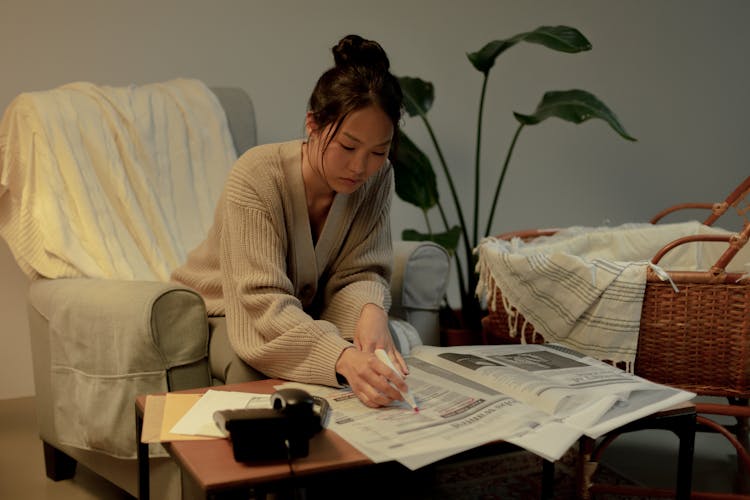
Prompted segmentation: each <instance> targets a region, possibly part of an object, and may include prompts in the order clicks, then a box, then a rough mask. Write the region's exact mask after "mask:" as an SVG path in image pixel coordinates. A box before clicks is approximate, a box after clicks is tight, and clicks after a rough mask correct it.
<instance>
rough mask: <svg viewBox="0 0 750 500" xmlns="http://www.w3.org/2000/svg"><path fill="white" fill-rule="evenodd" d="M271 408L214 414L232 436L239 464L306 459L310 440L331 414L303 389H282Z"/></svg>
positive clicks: (319, 400) (221, 427)
mask: <svg viewBox="0 0 750 500" xmlns="http://www.w3.org/2000/svg"><path fill="white" fill-rule="evenodd" d="M271 405H272V408H262V409H255V408H253V409H249V408H247V409H239V410H221V411H217V412H215V413H214V420H215V421H216V424H217V425H218V426H219V428H220V429H222V430H224V431H225V432H227V433H228V434H229V438H230V440H231V441H232V449H233V451H234V459H235V460H237V461H238V462H251V461H259V460H281V459H284V460H286V459H292V458H299V457H306V456H307V454H308V453H309V441H310V438H311V437H313V436H314V435H315V433H317V432H318V431H320V430H321V429H322V426H323V423H324V422H325V418H326V416H327V412H328V403H327V402H326V400H325V399H323V398H318V397H313V396H311V395H310V394H309V393H308V392H307V391H303V390H302V389H280V390H278V391H276V392H275V393H273V394H272V395H271Z"/></svg>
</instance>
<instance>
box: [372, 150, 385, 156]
mask: <svg viewBox="0 0 750 500" xmlns="http://www.w3.org/2000/svg"><path fill="white" fill-rule="evenodd" d="M372 154H374V155H375V156H385V153H384V152H382V151H373V152H372Z"/></svg>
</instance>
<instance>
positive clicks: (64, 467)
mask: <svg viewBox="0 0 750 500" xmlns="http://www.w3.org/2000/svg"><path fill="white" fill-rule="evenodd" d="M42 444H43V445H44V469H45V471H46V472H47V477H48V478H50V479H52V480H53V481H62V480H64V479H70V478H72V477H73V476H74V475H75V473H76V465H77V463H78V462H76V461H75V459H73V458H71V457H70V456H68V455H67V454H65V453H63V452H62V451H60V450H58V449H57V448H55V447H54V446H52V445H51V444H49V443H47V442H45V441H42Z"/></svg>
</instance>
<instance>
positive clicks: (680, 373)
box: [482, 177, 750, 398]
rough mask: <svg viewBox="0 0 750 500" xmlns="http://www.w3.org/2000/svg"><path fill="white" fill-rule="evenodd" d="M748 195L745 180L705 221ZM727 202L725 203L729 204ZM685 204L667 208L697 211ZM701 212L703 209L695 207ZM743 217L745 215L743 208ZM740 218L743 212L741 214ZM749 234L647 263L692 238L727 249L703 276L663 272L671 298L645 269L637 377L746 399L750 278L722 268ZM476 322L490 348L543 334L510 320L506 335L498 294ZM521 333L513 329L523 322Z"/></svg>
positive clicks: (749, 230) (747, 230)
mask: <svg viewBox="0 0 750 500" xmlns="http://www.w3.org/2000/svg"><path fill="white" fill-rule="evenodd" d="M748 191H750V177H748V179H746V180H745V182H744V183H743V184H742V185H740V187H739V188H737V190H735V192H734V193H732V195H730V198H732V199H730V198H727V202H725V203H724V204H711V205H709V206H710V207H711V208H712V209H713V210H714V213H713V214H712V216H711V217H709V219H707V220H706V221H704V223H706V224H708V225H710V224H712V223H713V222H714V221H715V220H716V219H717V218H718V216H717V215H716V211H717V209H718V208H723V209H724V210H726V206H729V205H732V206H736V204H737V203H738V200H739V199H741V198H742V199H744V196H745V195H746V194H747V193H748ZM728 202H729V203H728ZM696 205H697V204H685V205H680V206H677V208H673V209H668V210H666V211H664V212H662V214H660V215H659V216H657V217H656V218H655V219H654V220H652V222H655V221H656V220H658V219H659V218H661V217H662V216H663V215H665V214H666V213H669V212H670V211H674V209H678V208H697V206H696ZM700 208H707V207H706V206H701V207H700ZM745 212H746V210H745ZM743 214H744V212H743ZM543 234H550V231H539V232H535V231H522V232H516V233H508V234H506V235H502V237H505V238H509V237H512V236H521V237H524V238H527V239H529V238H534V237H536V236H540V235H543ZM748 237H750V223H749V222H747V221H746V222H745V225H744V229H743V231H742V232H740V233H738V234H736V235H734V236H732V237H727V238H719V237H716V236H710V237H707V236H703V237H701V236H690V237H685V238H681V239H680V240H677V241H674V242H672V243H670V244H669V245H667V246H665V247H664V248H663V249H662V250H661V251H659V253H657V255H656V256H654V258H653V259H652V262H653V263H654V264H658V262H659V260H660V259H661V258H662V257H663V256H664V254H666V253H667V252H669V251H670V250H671V249H673V248H675V247H677V246H679V245H682V244H686V243H690V242H694V241H726V242H727V243H729V246H728V249H727V250H726V252H724V254H723V255H722V256H721V258H720V259H719V260H718V261H717V263H716V264H715V265H714V266H713V267H712V268H711V269H709V270H707V271H705V272H669V271H668V272H669V275H670V277H671V278H672V280H673V281H674V283H675V284H676V285H677V287H678V288H679V292H678V293H675V291H674V290H673V289H672V286H671V285H670V284H669V283H665V282H663V281H662V280H661V279H659V278H658V277H657V276H655V275H654V274H653V272H652V271H650V270H649V273H648V278H647V283H646V290H645V295H644V299H643V307H642V314H641V322H640V329H639V336H638V350H637V354H636V358H635V373H636V374H637V375H640V376H642V377H644V378H647V379H649V380H652V381H654V382H658V383H663V384H668V385H671V386H674V387H678V388H681V389H685V390H688V391H692V392H696V393H698V394H701V395H710V396H726V397H738V398H748V397H750V279H748V280H742V281H740V282H737V279H738V278H739V277H740V275H739V274H734V273H727V272H726V271H725V269H726V267H727V264H729V262H730V261H731V260H732V258H733V257H734V256H735V254H736V253H737V252H738V251H739V249H740V248H742V246H744V244H745V242H746V241H747V240H748ZM491 306H494V307H490V311H489V314H488V315H487V316H485V317H484V318H483V320H482V324H483V332H482V333H483V340H484V342H485V343H488V344H499V343H518V342H520V339H521V337H520V335H523V336H524V339H525V341H526V342H529V343H531V342H535V343H541V342H544V339H543V337H542V336H541V335H539V334H536V335H534V333H533V327H532V326H531V325H527V324H526V322H525V321H523V318H519V321H515V322H514V324H516V325H518V326H517V327H516V331H511V330H510V326H509V322H508V316H507V313H506V311H505V309H504V307H503V304H502V296H501V293H500V290H497V291H496V293H495V304H492V305H491ZM525 324H526V328H525V331H523V332H521V331H519V330H520V329H521V328H522V326H521V325H525Z"/></svg>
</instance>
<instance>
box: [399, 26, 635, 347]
mask: <svg viewBox="0 0 750 500" xmlns="http://www.w3.org/2000/svg"><path fill="white" fill-rule="evenodd" d="M520 42H528V43H535V44H539V45H542V46H544V47H547V48H549V49H552V50H557V51H559V52H564V53H577V52H582V51H587V50H590V49H591V43H590V42H589V41H588V40H587V39H586V37H585V36H583V34H581V33H580V32H579V31H578V30H577V29H575V28H571V27H568V26H542V27H539V28H537V29H535V30H534V31H529V32H525V33H520V34H518V35H515V36H513V37H511V38H508V39H505V40H495V41H492V42H490V43H488V44H486V45H485V46H484V47H482V48H481V49H480V50H478V51H477V52H472V53H470V54H467V57H468V59H469V61H470V62H471V64H472V66H473V67H474V68H475V69H476V70H477V71H479V72H481V73H482V74H483V80H482V88H481V92H480V95H479V111H478V120H477V130H476V153H475V161H474V196H473V198H471V199H469V203H470V204H471V208H472V211H473V213H472V215H473V218H472V219H471V221H472V222H473V224H472V227H469V222H468V221H467V219H466V217H465V215H464V208H465V207H464V206H463V205H462V203H461V199H460V198H459V195H458V193H457V192H456V188H455V185H454V182H453V173H452V171H451V169H450V168H449V167H448V165H447V164H446V161H445V157H444V155H443V152H442V150H441V148H440V145H439V143H438V140H437V137H436V136H435V133H434V130H433V128H432V126H431V125H430V122H429V120H428V118H427V112H428V111H429V110H430V108H431V107H432V103H433V101H434V97H435V91H434V86H433V84H432V83H430V82H426V81H424V80H421V79H419V78H413V77H401V78H399V81H400V83H401V87H402V90H403V92H404V106H405V110H406V113H407V115H408V116H409V117H419V118H420V119H421V120H422V122H423V123H424V125H425V127H426V128H427V132H428V134H429V136H430V139H431V141H432V144H433V146H434V148H435V153H436V154H437V157H438V159H439V162H440V167H441V170H442V173H443V175H444V176H445V180H446V181H447V184H448V188H449V190H450V199H451V201H452V203H453V207H454V209H455V213H456V216H457V218H458V222H457V223H451V222H450V221H449V220H448V217H447V214H446V211H445V207H444V206H443V201H442V200H441V198H440V196H439V193H438V189H437V182H436V175H435V170H434V169H433V167H432V164H431V162H430V160H429V158H428V157H427V155H425V154H424V153H423V152H422V151H421V150H420V149H419V147H417V145H416V144H415V143H414V142H413V141H412V140H411V139H410V138H409V137H408V136H407V135H406V134H405V133H403V132H401V133H400V136H399V146H398V154H397V158H395V160H394V172H395V179H396V194H397V195H398V196H399V198H401V199H402V200H404V201H405V202H407V203H410V204H412V205H415V206H416V207H418V208H419V209H421V210H422V211H423V212H424V216H425V222H426V225H427V231H426V232H419V231H416V230H413V229H407V230H405V231H404V232H403V234H402V238H403V239H405V240H431V241H434V242H437V243H439V244H441V245H443V246H444V247H446V248H447V249H448V250H449V251H450V252H452V254H453V255H454V257H455V263H456V269H457V273H458V280H459V283H458V284H459V290H460V296H461V318H462V321H461V327H463V328H465V329H468V330H469V331H470V332H474V334H475V337H474V338H475V339H476V338H478V336H476V335H477V334H478V333H479V332H480V331H481V322H480V319H481V313H482V308H481V305H480V303H479V299H478V297H477V296H476V293H475V290H476V286H477V280H478V277H477V274H476V272H475V257H474V254H473V249H474V248H475V247H476V246H477V245H478V244H479V241H480V232H479V210H480V202H481V201H482V200H480V199H479V198H480V197H479V186H480V173H481V168H480V153H481V141H482V116H483V112H484V99H485V93H486V90H487V81H488V78H489V74H490V70H491V69H492V67H493V66H494V64H495V60H496V59H497V57H498V56H499V55H500V54H502V53H503V52H505V51H506V50H508V49H510V48H512V47H514V46H515V45H517V44H518V43H520ZM513 116H514V117H515V119H516V120H517V121H518V128H517V129H516V132H515V134H514V135H513V138H512V140H511V142H510V146H509V148H508V151H507V154H506V155H505V159H504V161H503V163H502V167H501V168H500V169H499V172H498V174H497V182H496V184H495V191H494V196H493V198H492V200H491V201H490V203H489V205H488V206H487V207H483V208H484V209H486V210H487V224H486V228H485V230H484V232H483V233H481V237H485V236H488V235H489V231H490V230H491V228H492V220H493V216H494V213H495V208H496V206H497V201H498V198H499V195H500V191H501V188H502V185H503V181H504V179H505V174H506V173H507V170H508V165H509V163H510V159H511V156H512V154H513V150H514V148H515V146H516V142H517V141H518V137H519V135H520V133H521V131H522V130H523V129H524V128H526V127H527V126H529V125H536V124H538V123H541V122H542V121H544V120H546V119H547V118H551V117H557V118H561V119H562V120H565V121H568V122H571V123H575V124H579V123H582V122H585V121H587V120H589V119H592V118H598V119H601V120H604V121H606V122H607V123H608V124H609V125H610V126H611V127H612V129H614V130H615V131H616V132H617V133H618V134H619V135H620V136H622V137H623V138H625V139H627V140H630V141H634V140H635V139H634V138H633V137H631V136H630V135H629V134H628V133H627V132H626V131H625V129H624V128H623V126H622V125H621V124H620V122H619V121H618V119H617V117H616V116H615V114H614V113H613V112H612V111H611V110H610V109H609V108H608V107H607V106H606V105H605V104H604V103H603V102H601V101H600V100H599V99H597V98H596V97H595V96H594V95H593V94H591V93H589V92H587V91H585V90H579V89H574V90H566V91H551V92H547V93H545V94H544V96H543V97H542V99H541V101H540V103H539V105H538V106H537V108H536V110H535V111H534V112H533V113H532V114H528V115H526V114H521V113H517V112H514V113H513ZM433 208H437V210H438V212H439V215H440V218H441V220H442V224H443V228H442V229H441V230H438V231H436V230H433V228H432V227H431V225H430V220H429V217H428V212H429V211H430V210H431V209H433ZM459 247H461V248H460V249H459ZM446 307H447V308H448V310H450V311H452V309H450V308H449V307H448V306H446Z"/></svg>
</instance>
